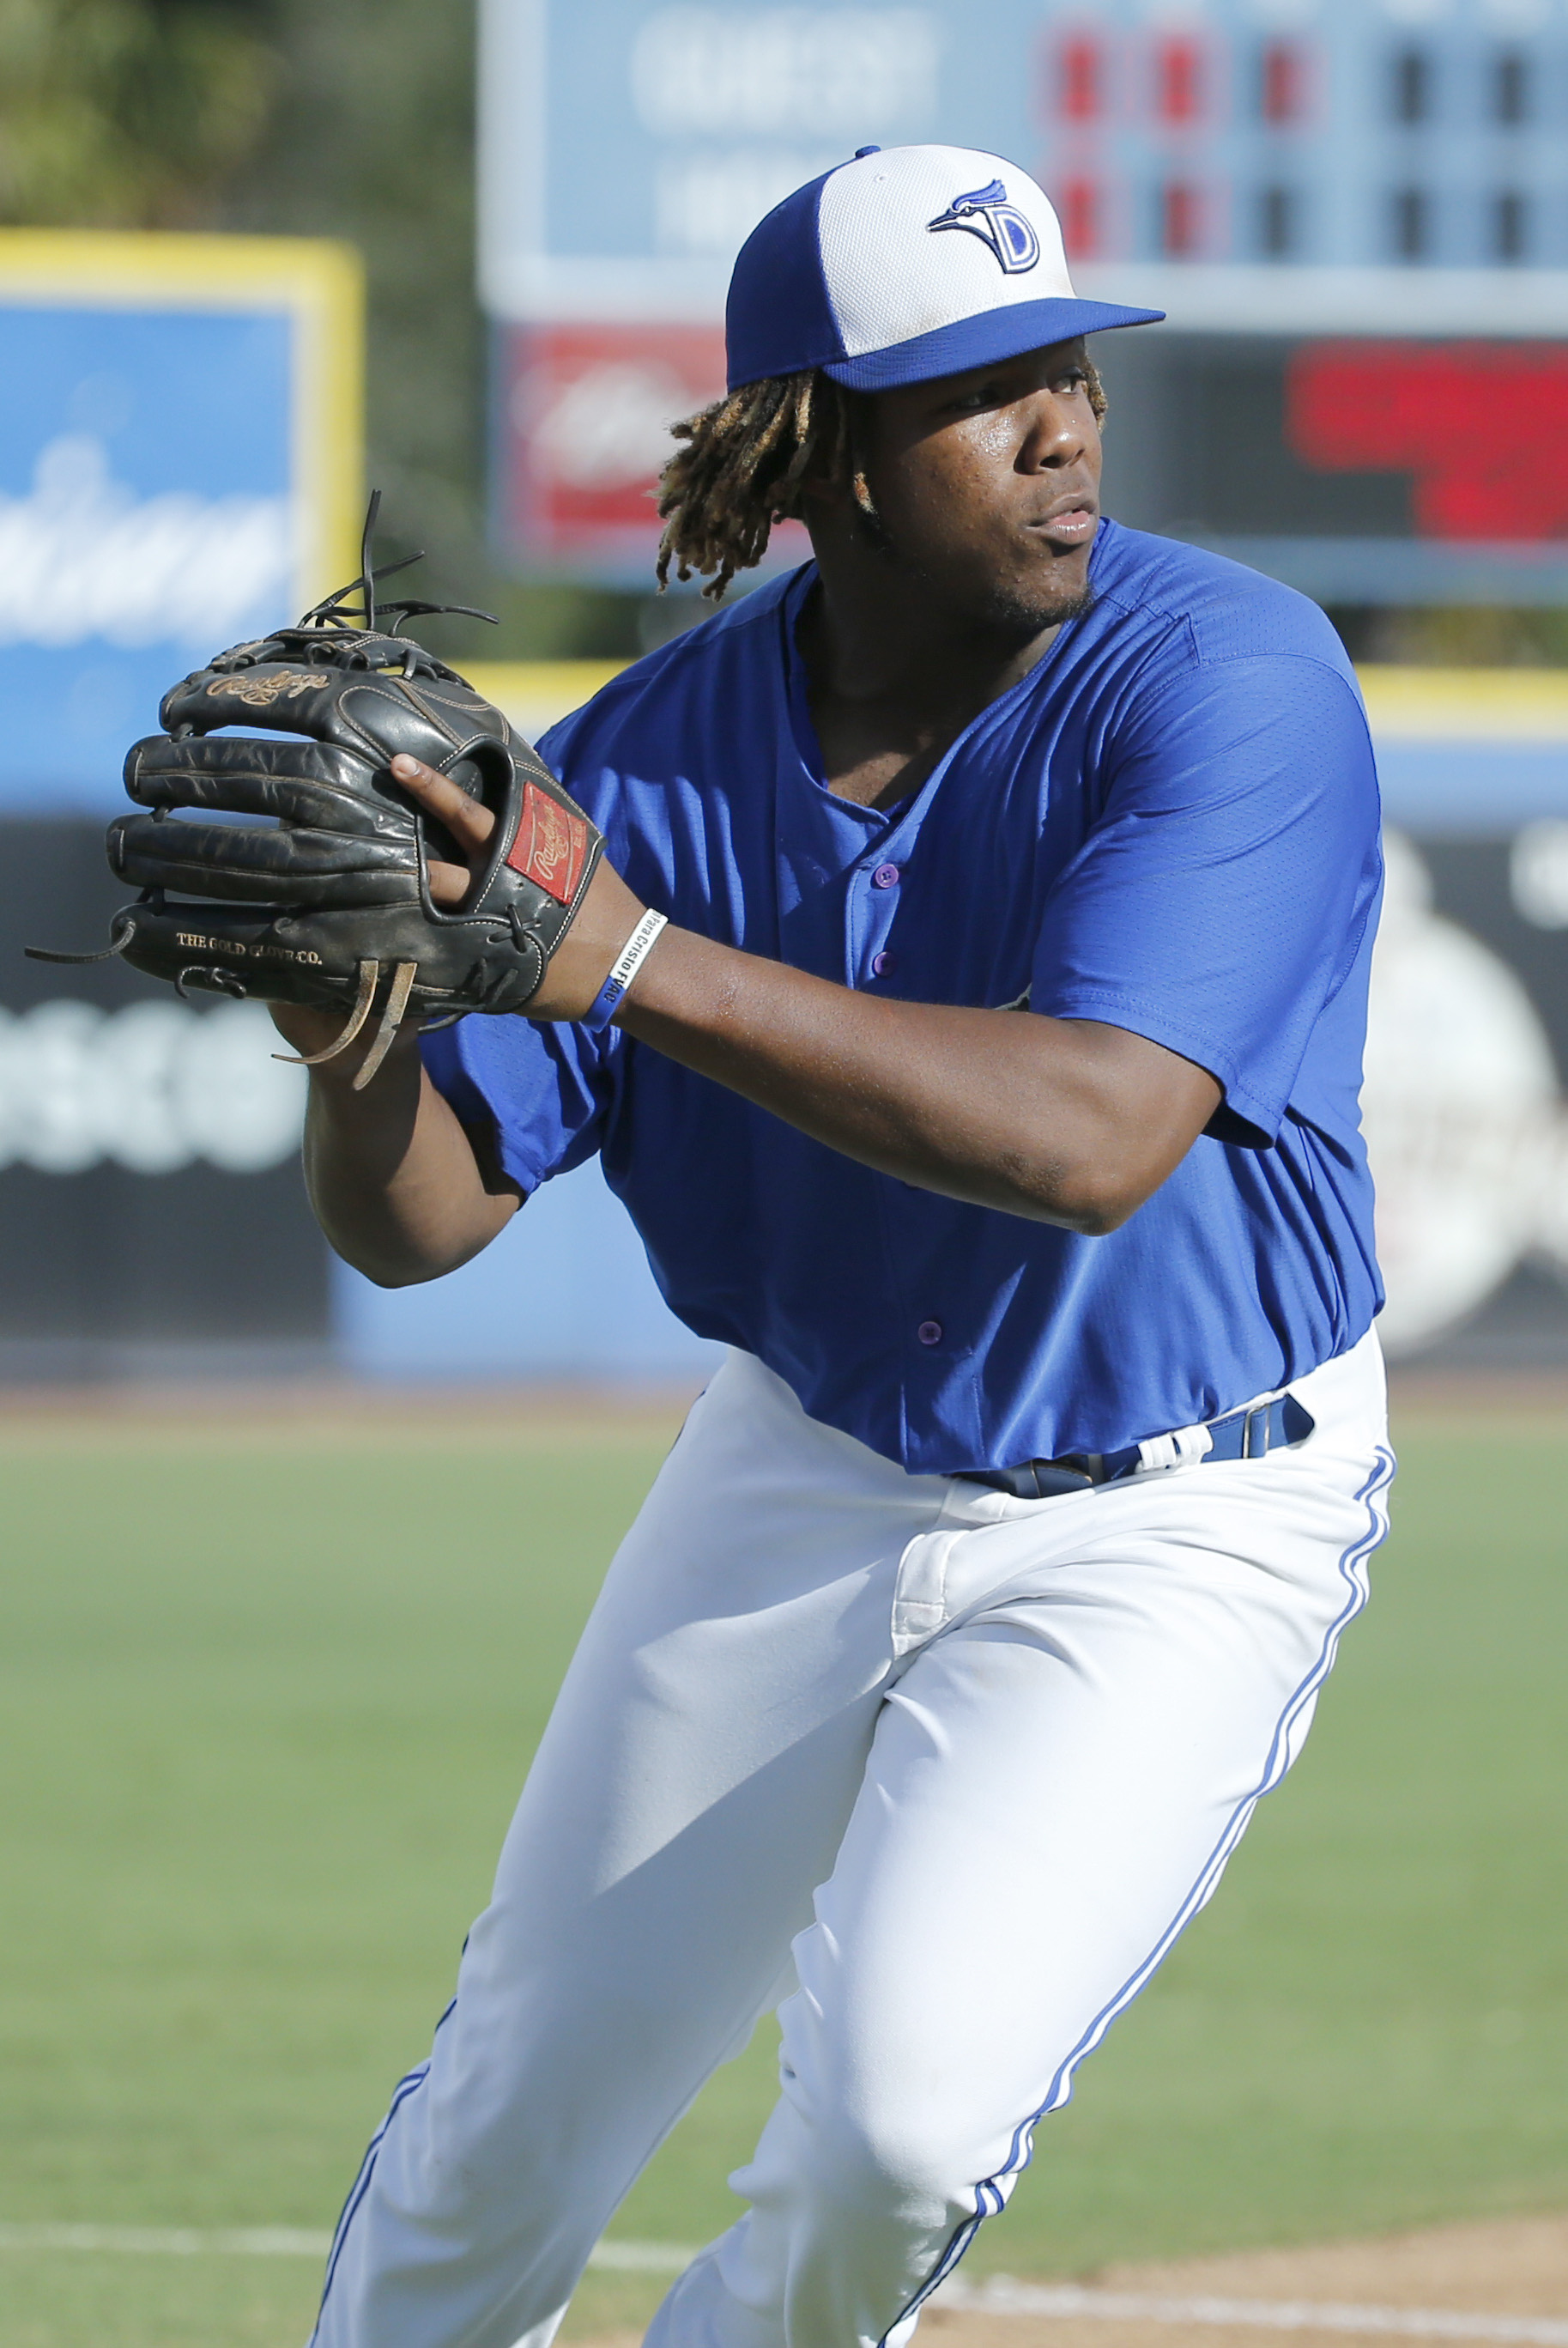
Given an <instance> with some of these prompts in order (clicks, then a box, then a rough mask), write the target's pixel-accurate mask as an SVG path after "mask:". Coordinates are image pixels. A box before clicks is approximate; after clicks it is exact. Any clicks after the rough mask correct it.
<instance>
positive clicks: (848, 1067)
mask: <svg viewBox="0 0 1568 2348" xmlns="http://www.w3.org/2000/svg"><path fill="white" fill-rule="evenodd" d="M620 1025H622V1026H623V1027H624V1028H625V1029H626V1030H627V1031H628V1033H629V1034H631V1035H636V1036H638V1037H640V1038H641V1040H642V1041H643V1042H644V1043H647V1044H651V1045H653V1046H654V1047H655V1048H656V1049H658V1050H659V1051H661V1052H664V1053H666V1054H668V1055H669V1056H670V1057H671V1058H672V1059H676V1060H679V1061H681V1062H682V1063H683V1064H684V1065H685V1066H688V1067H692V1068H695V1069H697V1070H699V1071H700V1072H701V1073H702V1075H703V1076H712V1077H714V1078H715V1079H716V1080H717V1081H718V1082H719V1083H721V1084H724V1085H728V1086H730V1087H731V1088H732V1090H733V1091H735V1092H739V1093H742V1094H743V1095H744V1096H745V1097H746V1098H747V1099H748V1100H753V1101H755V1102H756V1103H757V1104H758V1105H759V1107H763V1108H766V1109H770V1110H772V1111H773V1113H774V1115H775V1116H777V1117H784V1119H786V1120H787V1122H788V1123H790V1124H791V1125H794V1126H798V1127H799V1128H801V1130H802V1131H804V1132H806V1133H809V1134H812V1135H813V1136H815V1138H816V1139H817V1140H819V1141H823V1142H825V1143H827V1144H828V1146H829V1147H830V1148H834V1149H838V1150H842V1151H843V1152H844V1153H845V1156H846V1157H850V1158H855V1159H859V1160H861V1162H862V1163H864V1164H866V1165H868V1166H874V1167H876V1168H877V1169H879V1171H881V1172H883V1173H886V1174H894V1175H897V1177H898V1178H899V1179H900V1180H902V1181H906V1182H912V1183H916V1184H917V1185H918V1186H919V1187H920V1188H921V1189H928V1190H937V1191H940V1192H942V1193H943V1194H945V1195H946V1196H948V1197H949V1198H956V1199H963V1200H968V1201H969V1202H970V1203H972V1204H974V1205H978V1206H985V1207H999V1208H1001V1209H1002V1210H1005V1211H1006V1212H1007V1213H1009V1214H1015V1215H1023V1216H1027V1217H1030V1218H1031V1219H1032V1220H1038V1221H1042V1222H1053V1223H1061V1224H1063V1225H1065V1226H1066V1227H1068V1228H1069V1229H1071V1230H1075V1231H1085V1232H1091V1233H1098V1232H1102V1231H1111V1230H1113V1229H1114V1228H1115V1226H1116V1225H1117V1224H1118V1223H1119V1222H1122V1221H1123V1220H1125V1219H1126V1217H1127V1216H1128V1215H1129V1214H1131V1213H1132V1211H1133V1210H1134V1208H1136V1207H1137V1206H1139V1205H1141V1204H1142V1202H1143V1199H1145V1198H1146V1197H1148V1196H1149V1195H1150V1193H1151V1192H1152V1191H1153V1190H1154V1189H1156V1188H1157V1187H1158V1185H1159V1184H1160V1183H1161V1182H1162V1181H1163V1179H1164V1178H1165V1176H1166V1175H1167V1174H1168V1173H1169V1172H1170V1171H1171V1170H1172V1169H1173V1167H1174V1166H1175V1165H1176V1164H1177V1163H1178V1162H1179V1160H1180V1159H1181V1158H1182V1157H1183V1156H1184V1153H1185V1151H1186V1149H1187V1148H1189V1147H1190V1145H1191V1142H1192V1140H1193V1138H1194V1136H1195V1134H1196V1133H1197V1132H1198V1131H1200V1130H1201V1129H1202V1127H1203V1126H1204V1123H1206V1121H1207V1119H1208V1117H1209V1116H1210V1115H1211V1114H1212V1112H1213V1108H1214V1105H1215V1103H1216V1102H1217V1099H1218V1097H1219V1090H1218V1086H1215V1085H1214V1081H1213V1079H1212V1078H1211V1077H1209V1076H1206V1075H1205V1074H1204V1071H1202V1070H1201V1069H1197V1068H1194V1067H1193V1066H1191V1065H1190V1064H1189V1063H1187V1062H1184V1061H1179V1060H1176V1059H1175V1058H1174V1056H1173V1055H1171V1054H1169V1053H1164V1052H1162V1051H1160V1049H1159V1047H1158V1046H1157V1045H1149V1044H1145V1043H1144V1042H1143V1039H1142V1038H1141V1037H1137V1036H1132V1035H1125V1034H1123V1033H1122V1031H1120V1030H1119V1029H1116V1028H1112V1027H1105V1026H1101V1025H1096V1024H1093V1023H1090V1022H1085V1021H1077V1020H1059V1019H1048V1018H1042V1017H1033V1016H1026V1015H1020V1014H1018V1013H1016V1012H1002V1011H982V1010H968V1009H962V1008H956V1007H949V1006H946V1005H942V1004H917V1003H896V1002H890V1001H886V1000H884V999H881V998H878V997H876V996H874V995H867V994H857V993H856V992H854V991H853V990H851V989H850V988H848V987H844V986H836V985H834V984H832V983H830V982H828V981H827V980H825V979H819V978H814V977H811V976H809V975H808V974H807V973H804V972H802V971H796V970H792V969H790V968H788V967H787V965H785V964H784V963H774V962H765V961H763V960H762V959H760V958H759V957H758V956H756V955H753V954H744V953H737V952H736V951H735V950H734V949H733V948H732V947H728V946H723V945H717V944H715V943H713V942H712V941H711V940H709V939H705V938H701V937H697V936H694V935H693V934H692V932H689V931H680V930H671V931H667V932H665V933H664V935H663V937H662V938H661V940H660V942H659V944H658V946H657V947H656V949H655V950H654V952H653V953H651V955H650V957H649V959H648V961H647V963H646V964H645V966H644V968H643V970H642V972H641V974H640V975H639V977H638V980H637V983H636V984H635V985H634V987H633V988H632V990H631V992H630V994H629V995H628V997H627V1000H626V1004H625V1006H624V1008H623V1010H622V1012H621V1014H620Z"/></svg>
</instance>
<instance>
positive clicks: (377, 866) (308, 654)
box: [30, 501, 604, 1086]
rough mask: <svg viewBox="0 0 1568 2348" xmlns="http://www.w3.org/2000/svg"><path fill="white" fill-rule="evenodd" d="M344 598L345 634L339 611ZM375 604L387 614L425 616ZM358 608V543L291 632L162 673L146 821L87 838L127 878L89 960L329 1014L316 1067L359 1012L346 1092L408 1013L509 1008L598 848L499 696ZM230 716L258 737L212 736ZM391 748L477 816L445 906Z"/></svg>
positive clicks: (133, 792) (555, 934)
mask: <svg viewBox="0 0 1568 2348" xmlns="http://www.w3.org/2000/svg"><path fill="white" fill-rule="evenodd" d="M371 520H372V521H373V520H374V501H373V510H372V516H371ZM369 527H370V524H369V523H367V527H366V536H367V541H368V535H369ZM361 589H363V591H364V604H363V607H362V609H361V611H360V613H358V614H356V616H358V617H363V618H364V619H365V620H366V621H368V623H369V624H368V625H364V626H358V625H354V624H352V623H350V621H349V620H348V619H347V618H345V617H344V616H343V603H344V601H345V599H346V598H347V597H348V596H349V595H351V594H354V593H355V592H358V591H359V590H361ZM389 608H390V611H391V613H393V614H394V615H396V616H399V617H401V618H402V620H403V622H404V624H405V625H406V623H407V618H408V615H409V614H410V613H414V612H418V611H430V610H433V609H436V608H440V607H436V606H433V605H429V604H409V603H397V604H395V605H393V606H391V607H389ZM445 608H447V609H452V608H456V607H453V606H447V607H445ZM376 619H377V612H376V604H375V592H374V580H373V574H372V573H371V571H370V566H369V561H368V554H367V559H366V562H365V568H364V575H363V577H362V579H361V580H360V581H359V582H355V586H354V588H350V589H344V590H343V592H342V593H341V594H340V595H338V596H334V597H333V598H331V599H329V601H328V602H326V603H324V604H322V605H319V606H318V607H317V608H316V609H315V611H313V612H312V613H307V614H306V615H305V618H304V619H303V620H302V622H301V623H300V624H299V626H298V627H294V628H284V629H281V630H280V631H279V633H277V634H276V635H272V636H267V637H263V638H261V639H260V640H259V641H258V642H256V643H254V644H237V645H235V646H234V648H233V649H232V650H231V651H230V652H226V653H220V654H218V656H217V657H216V658H215V659H214V660H212V661H210V662H209V664H207V666H206V667H205V668H203V669H199V670H198V671H197V672H196V673H195V674H194V675H191V676H188V677H186V678H185V679H184V680H183V682H182V683H180V684H179V685H175V686H174V688H173V689H172V691H171V692H169V693H168V694H166V695H165V696H164V699H163V702H162V704H161V705H160V707H159V719H160V721H161V723H162V725H163V726H164V729H165V730H164V732H163V733H161V734H155V735H151V736H149V737H148V738H147V739H146V740H145V741H141V742H138V743H136V744H134V745H133V747H132V748H131V750H130V753H129V755H128V757H127V759H126V763H125V784H126V788H127V790H128V792H129V794H130V796H131V798H133V799H134V800H136V801H137V803H138V808H141V809H144V810H150V812H142V813H138V814H132V815H124V816H121V817H119V818H118V820H117V821H116V822H114V823H113V824H111V825H110V827H109V832H108V859H109V863H110V865H111V866H112V867H113V869H114V870H115V871H116V872H117V873H118V876H119V877H120V879H121V880H126V881H128V882H129V883H131V884H132V885H133V886H135V887H138V888H139V889H140V890H141V891H142V893H141V895H140V897H139V898H138V900H137V901H136V902H135V903H134V904H129V905H125V906H122V907H121V908H120V910H119V911H118V913H117V914H116V915H115V917H114V922H113V929H112V932H111V935H112V943H111V944H110V946H109V948H108V953H119V954H122V955H123V956H124V958H125V960H126V961H127V962H128V963H131V964H132V965H133V967H134V968H136V969H138V970H143V971H146V972H148V973H149V975H151V976H152V977H154V978H162V979H168V980H170V981H171V982H172V983H174V985H176V986H177V987H179V990H180V991H181V993H183V992H184V991H185V989H186V988H187V987H195V988H200V989H206V990H209V991H210V992H216V993H219V994H230V995H257V996H260V997H261V998H262V999H263V1000H266V1001H269V1002H273V1003H292V1004H307V1005H309V1006H310V1007H311V1008H312V1009H314V1010H325V1011H333V1010H341V1011H342V1012H343V1017H344V1023H345V1024H344V1026H343V1032H342V1034H341V1035H339V1036H338V1038H337V1040H336V1041H335V1043H333V1045H332V1046H331V1047H330V1049H329V1050H328V1051H326V1052H323V1053H318V1054H316V1055H315V1056H314V1058H315V1059H316V1060H322V1059H328V1058H331V1057H332V1056H333V1055H334V1054H336V1053H337V1052H340V1051H342V1050H343V1048H344V1047H345V1046H346V1045H348V1044H350V1043H352V1042H353V1041H354V1037H355V1036H357V1035H360V1034H361V1032H362V1031H363V1029H364V1025H365V1023H366V1021H367V1020H368V1019H369V1018H370V1017H371V1015H372V1014H373V1012H374V1010H375V1009H376V1008H377V1005H378V1004H379V1006H380V1011H381V1022H380V1025H379V1028H378V1030H377V1032H376V1035H375V1039H374V1044H373V1045H372V1048H371V1050H370V1051H369V1052H368V1053H367V1054H366V1056H365V1059H364V1065H363V1066H362V1067H361V1069H360V1071H359V1073H358V1076H356V1078H355V1083H356V1086H364V1085H365V1084H368V1082H369V1081H370V1078H371V1077H372V1076H374V1073H375V1070H376V1068H377V1067H379V1066H380V1064H381V1062H382V1060H383V1059H384V1056H385V1055H386V1052H387V1051H388V1050H389V1049H390V1047H391V1045H392V1041H393V1038H394V1036H395V1035H396V1033H397V1030H398V1028H399V1026H400V1025H401V1023H402V1021H403V1019H404V1018H405V1015H407V1014H414V1015H416V1016H418V1017H421V1018H424V1019H426V1020H429V1019H431V1018H434V1019H435V1020H436V1023H437V1024H441V1023H443V1022H444V1021H445V1020H446V1018H457V1017H460V1016H461V1015H462V1014H464V1013H465V1012H470V1011H487V1012H509V1011H523V1010H526V1008H527V1006H528V1002H529V1000H530V998H531V997H532V996H533V995H534V994H536V993H537V991H538V987H539V984H540V983H541V981H542V980H543V978H544V974H545V972H546V970H547V969H548V966H549V962H550V957H551V955H552V954H553V953H555V951H556V949H557V947H558V946H559V943H560V942H561V940H562V938H563V937H564V936H565V934H566V932H567V930H568V928H569V925H570V923H571V921H572V919H573V916H574V915H575V914H576V912H577V911H578V909H579V906H580V904H581V902H582V900H583V896H584V893H585V892H586V891H587V888H588V885H589V880H591V878H592V876H593V871H594V868H595V866H596V864H597V863H598V861H599V858H600V854H601V852H602V850H603V844H604V843H603V839H602V837H601V835H600V832H599V831H598V830H597V829H596V828H595V827H594V825H593V824H592V823H590V822H589V819H588V818H587V816H585V815H584V813H583V811H582V809H581V808H579V806H578V805H577V804H576V802H575V801H574V800H573V799H571V798H569V797H568V796H567V794H566V792H565V791H564V790H562V788H561V787H560V785H559V783H558V782H557V781H556V779H555V778H554V776H553V775H552V774H551V773H550V772H549V769H548V767H546V766H545V764H544V762H543V760H542V759H541V758H540V757H538V753H537V752H536V751H535V750H533V749H532V748H531V747H529V745H528V743H527V742H525V741H523V740H521V739H520V738H519V736H517V735H516V734H514V733H513V731H512V729H511V727H510V726H508V724H507V720H506V718H505V717H504V716H502V714H501V712H500V711H499V710H498V709H496V708H493V707H492V706H491V705H490V704H489V703H488V702H487V701H485V700H483V699H482V698H481V696H480V695H478V694H477V692H476V691H475V690H474V688H473V686H472V685H467V684H466V683H465V682H464V680H463V679H462V677H460V676H459V675H457V674H456V671H455V670H453V669H450V668H447V667H446V665H445V664H444V663H442V662H440V661H438V660H436V659H435V658H434V657H433V656H432V654H429V653H427V652H426V651H425V649H424V648H423V646H421V645H419V644H415V643H414V642H413V641H412V640H411V639H410V638H409V637H407V636H405V635H400V634H395V633H384V632H383V631H382V630H381V629H380V628H379V627H378V626H377V625H376ZM229 726H245V727H249V728H259V729H264V730H263V732H262V733H261V735H258V734H257V733H255V732H246V733H242V734H231V733H229V732H227V731H223V730H220V729H224V728H227V727H229ZM402 752H407V753H408V754H409V755H410V756H412V757H415V758H419V759H422V760H424V761H425V764H426V765H428V766H431V767H436V768H437V769H438V770H439V771H440V772H441V773H443V774H445V775H446V776H448V777H449V778H451V779H452V780H453V781H454V782H456V783H457V784H458V785H460V787H461V788H463V789H464V790H466V791H467V792H469V793H470V794H471V795H472V796H473V797H474V798H477V799H480V800H482V801H483V803H484V804H485V805H486V806H487V808H489V809H490V811H491V813H492V814H493V815H494V816H495V818H496V828H495V830H494V832H493V833H492V835H491V839H490V842H489V846H488V860H487V863H486V865H485V867H484V869H483V870H481V871H480V872H479V873H478V874H477V877H476V880H475V884H474V886H473V887H472V888H471V890H470V891H469V892H468V895H467V898H466V901H465V903H464V904H463V905H462V907H461V908H460V909H459V910H458V911H445V910H443V909H442V908H441V907H440V906H438V905H436V903H435V902H434V901H433V900H432V897H431V894H430V888H429V882H428V875H427V869H426V868H427V863H428V860H429V859H430V857H431V856H432V855H434V856H435V857H436V858H437V859H440V858H442V857H443V856H446V857H447V858H450V857H451V856H452V854H453V850H452V849H451V847H450V845H449V844H446V841H445V839H444V835H443V834H442V831H441V827H440V826H439V825H438V824H436V822H435V821H434V819H432V818H431V817H429V816H428V815H426V814H425V812H424V811H423V810H421V809H420V808H418V806H417V805H416V804H415V801H414V800H413V799H412V798H410V797H409V796H408V795H407V794H406V793H405V791H403V790H402V789H401V788H399V786H398V785H397V783H396V782H395V780H394V779H393V777H392V775H391V773H390V771H389V768H390V764H391V761H392V760H393V759H394V758H395V757H397V756H398V755H399V754H400V753H402ZM185 809H189V810H190V811H191V813H190V815H189V816H187V815H185V814H183V813H181V812H179V810H185ZM223 815H231V816H241V817H245V818H249V819H251V821H249V822H244V823H233V822H224V821H221V820H219V818H220V817H221V816H223ZM257 819H260V820H257ZM30 951H35V952H36V949H33V950H30ZM97 958H98V957H96V956H91V955H65V954H44V955H41V956H40V959H43V960H46V961H60V962H64V961H91V960H96V959H97Z"/></svg>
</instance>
